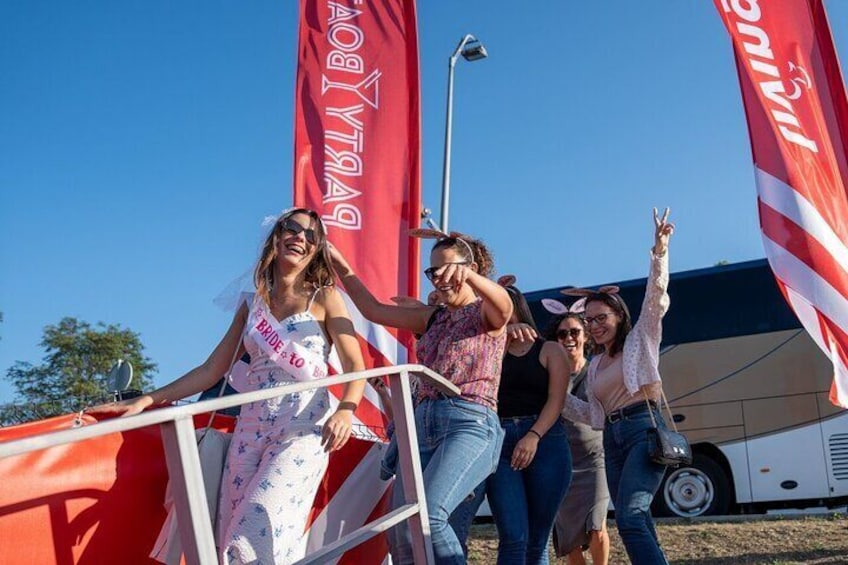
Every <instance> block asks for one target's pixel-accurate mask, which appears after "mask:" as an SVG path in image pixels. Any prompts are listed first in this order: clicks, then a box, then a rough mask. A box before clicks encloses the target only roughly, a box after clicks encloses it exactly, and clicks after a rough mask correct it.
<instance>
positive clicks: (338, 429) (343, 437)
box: [321, 402, 355, 451]
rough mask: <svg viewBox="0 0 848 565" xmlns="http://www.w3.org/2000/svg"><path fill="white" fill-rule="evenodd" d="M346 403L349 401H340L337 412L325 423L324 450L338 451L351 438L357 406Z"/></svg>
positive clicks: (322, 431) (322, 432) (322, 440)
mask: <svg viewBox="0 0 848 565" xmlns="http://www.w3.org/2000/svg"><path fill="white" fill-rule="evenodd" d="M345 404H349V403H345V402H342V403H340V404H339V407H338V409H337V410H336V412H335V413H334V414H333V415H332V416H330V418H329V419H328V420H327V421H326V422H325V423H324V427H323V429H322V430H321V445H323V446H324V451H338V450H339V449H341V448H342V447H344V445H345V444H346V443H347V440H349V439H350V432H351V430H352V429H353V408H355V406H354V407H350V406H345Z"/></svg>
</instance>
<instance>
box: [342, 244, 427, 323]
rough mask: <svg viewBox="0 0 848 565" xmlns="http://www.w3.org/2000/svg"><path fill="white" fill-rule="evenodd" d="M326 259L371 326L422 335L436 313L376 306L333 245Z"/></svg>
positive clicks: (409, 307)
mask: <svg viewBox="0 0 848 565" xmlns="http://www.w3.org/2000/svg"><path fill="white" fill-rule="evenodd" d="M330 256H331V257H332V260H333V267H335V269H336V272H337V273H338V275H339V279H340V280H341V283H342V284H343V285H344V288H345V290H346V291H347V294H348V296H350V299H351V300H353V303H354V304H356V307H357V308H358V309H359V311H360V312H361V313H362V315H363V316H365V317H366V318H367V319H368V320H370V321H372V322H374V323H375V324H381V325H384V326H390V327H393V328H401V329H405V330H409V331H411V332H413V333H416V334H423V333H424V332H425V331H426V329H427V321H428V320H429V319H430V316H432V315H433V312H434V311H435V310H436V309H435V308H434V307H433V306H426V305H424V304H421V305H408V304H404V305H403V306H397V305H394V304H386V303H383V302H380V301H379V300H377V299H376V298H375V297H374V295H373V294H371V291H370V290H368V287H366V286H365V283H363V282H362V281H361V280H360V279H359V277H357V276H356V273H355V272H354V271H353V268H352V267H351V266H350V264H349V263H348V262H347V260H346V259H345V258H344V255H342V254H341V252H340V251H339V250H338V248H337V247H336V246H334V245H331V246H330Z"/></svg>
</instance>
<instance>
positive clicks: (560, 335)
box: [556, 328, 583, 339]
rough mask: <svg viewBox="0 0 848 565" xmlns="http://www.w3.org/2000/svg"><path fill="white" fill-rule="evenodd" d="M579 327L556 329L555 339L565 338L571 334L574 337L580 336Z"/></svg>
mask: <svg viewBox="0 0 848 565" xmlns="http://www.w3.org/2000/svg"><path fill="white" fill-rule="evenodd" d="M582 331H583V330H581V329H580V328H571V329H568V330H557V333H556V336H557V339H567V338H568V336H571V337H572V338H574V339H577V338H578V337H580V332H582Z"/></svg>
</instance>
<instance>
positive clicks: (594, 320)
mask: <svg viewBox="0 0 848 565" xmlns="http://www.w3.org/2000/svg"><path fill="white" fill-rule="evenodd" d="M612 315H613V314H612V312H607V313H605V314H598V315H597V316H587V317H586V318H583V321H584V322H586V325H587V326H591V325H592V324H598V325H601V324H603V323H604V322H606V321H607V318H609V317H610V316H612Z"/></svg>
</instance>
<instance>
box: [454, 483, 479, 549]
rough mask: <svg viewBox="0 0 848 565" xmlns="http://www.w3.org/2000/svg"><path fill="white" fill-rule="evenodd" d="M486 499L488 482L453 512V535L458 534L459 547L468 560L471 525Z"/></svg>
mask: <svg viewBox="0 0 848 565" xmlns="http://www.w3.org/2000/svg"><path fill="white" fill-rule="evenodd" d="M485 498H486V481H485V480H484V481H483V482H481V483H480V484H479V485H477V487H476V488H475V489H474V491H473V492H472V493H471V494H469V495H468V496H467V497H466V498H465V500H463V501H462V502H460V503H459V506H457V507H456V510H454V511H453V512H451V515H450V518H448V523H449V524H450V527H451V528H453V533H454V534H456V539H458V540H459V545H460V546H462V554H463V555H465V558H466V559H467V558H468V534H469V533H470V532H471V524H472V523H473V522H474V516H476V515H477V511H478V510H480V505H481V504H483V500H484V499H485Z"/></svg>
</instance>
